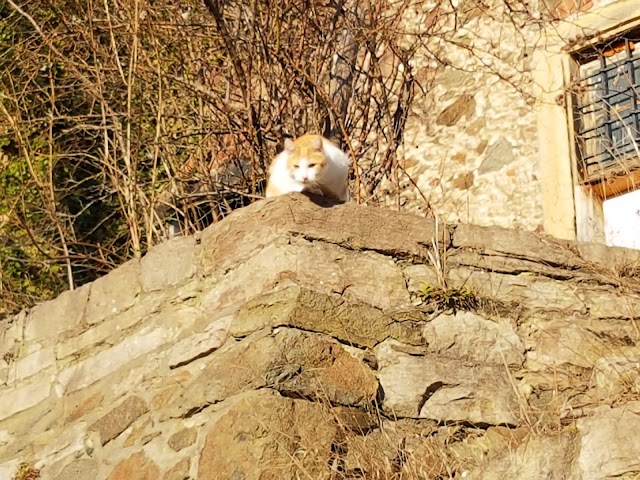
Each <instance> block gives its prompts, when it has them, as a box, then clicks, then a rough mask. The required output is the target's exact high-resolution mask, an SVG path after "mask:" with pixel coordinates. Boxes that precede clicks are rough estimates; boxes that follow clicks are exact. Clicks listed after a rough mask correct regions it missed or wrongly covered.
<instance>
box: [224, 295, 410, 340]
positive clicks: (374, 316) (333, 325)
mask: <svg viewBox="0 0 640 480" xmlns="http://www.w3.org/2000/svg"><path fill="white" fill-rule="evenodd" d="M279 325H287V326H291V327H296V328H301V329H303V330H309V331H314V332H320V333H326V334H330V335H332V336H334V337H335V338H338V339H340V340H342V341H344V342H345V343H349V344H352V345H356V346H365V347H373V346H374V345H376V344H377V343H379V342H381V341H383V340H384V339H385V338H387V337H389V336H391V337H392V338H396V339H397V340H400V341H404V342H407V343H418V344H421V343H422V339H421V338H420V331H419V329H418V328H417V327H415V325H411V324H409V323H404V322H394V320H393V318H392V317H391V316H389V315H386V314H384V313H383V312H381V311H380V310H379V309H377V308H374V307H371V306H369V305H366V304H362V303H355V302H349V301H347V300H345V299H344V298H341V297H338V296H332V295H325V294H323V293H318V292H315V291H313V290H309V289H306V288H301V287H289V288H284V289H282V290H278V291H276V292H273V293H270V294H265V295H262V296H259V297H256V298H255V299H253V300H252V301H250V302H247V303H246V304H245V305H243V306H242V308H240V310H239V311H238V312H237V313H236V315H235V316H234V318H233V320H232V321H231V324H230V326H229V333H230V334H231V335H233V336H237V337H241V336H244V335H247V334H248V333H250V332H254V331H256V330H260V329H261V328H264V327H275V326H279Z"/></svg>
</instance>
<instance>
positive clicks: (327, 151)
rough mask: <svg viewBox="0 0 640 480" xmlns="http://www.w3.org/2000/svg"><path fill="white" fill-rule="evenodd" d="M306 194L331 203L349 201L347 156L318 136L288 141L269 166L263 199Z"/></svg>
mask: <svg viewBox="0 0 640 480" xmlns="http://www.w3.org/2000/svg"><path fill="white" fill-rule="evenodd" d="M290 192H308V193H311V194H314V195H322V196H324V197H327V198H330V199H332V200H337V201H340V202H347V201H348V200H349V157H348V156H347V154H346V153H344V152H343V151H342V150H340V149H339V148H338V147H337V146H336V145H335V144H333V143H332V142H331V141H330V140H328V139H326V138H324V137H323V136H321V135H314V134H306V135H303V136H301V137H298V138H297V139H295V140H291V139H289V138H287V139H286V140H285V142H284V150H283V151H282V152H280V153H279V154H278V155H277V156H276V158H274V160H273V162H272V163H271V165H270V166H269V180H268V181H267V191H266V197H267V198H271V197H276V196H278V195H284V194H286V193H290Z"/></svg>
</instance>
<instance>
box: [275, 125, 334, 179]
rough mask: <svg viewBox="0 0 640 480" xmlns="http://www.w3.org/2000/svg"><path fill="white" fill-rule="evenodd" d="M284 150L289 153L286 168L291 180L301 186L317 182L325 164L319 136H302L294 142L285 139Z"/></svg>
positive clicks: (325, 160)
mask: <svg viewBox="0 0 640 480" xmlns="http://www.w3.org/2000/svg"><path fill="white" fill-rule="evenodd" d="M285 150H286V151H287V152H288V153H289V156H288V158H287V167H288V170H289V175H291V178H293V179H294V180H296V181H297V182H300V183H302V184H307V183H314V182H316V181H317V180H318V178H319V176H320V174H321V172H322V170H323V169H324V167H325V165H326V163H327V159H326V158H325V156H324V153H323V149H322V138H321V137H320V136H316V135H314V136H312V135H309V136H303V137H300V138H298V139H297V140H296V141H295V142H293V141H291V140H289V139H287V140H286V141H285Z"/></svg>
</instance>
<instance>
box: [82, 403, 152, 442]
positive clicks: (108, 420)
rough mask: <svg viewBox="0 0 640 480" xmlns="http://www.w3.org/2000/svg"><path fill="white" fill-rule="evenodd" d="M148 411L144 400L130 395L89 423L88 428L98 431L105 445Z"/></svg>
mask: <svg viewBox="0 0 640 480" xmlns="http://www.w3.org/2000/svg"><path fill="white" fill-rule="evenodd" d="M148 411H149V407H148V406H147V404H146V402H145V401H144V400H142V399H141V398H140V397H136V396H132V397H129V398H127V399H126V400H125V401H124V402H122V403H121V404H120V405H118V406H117V407H116V408H114V409H113V410H111V411H110V412H109V413H107V414H106V415H105V416H104V417H102V418H101V419H100V420H98V421H97V422H95V423H94V424H93V425H91V426H90V427H89V430H93V431H96V432H98V433H99V434H100V442H101V444H102V445H105V444H107V443H108V442H110V441H111V440H113V439H114V438H116V437H117V436H118V435H120V434H121V433H122V432H124V431H125V430H126V429H127V428H129V426H130V425H131V424H132V423H133V422H135V421H136V420H137V419H138V418H139V417H141V416H142V415H144V414H145V413H147V412H148Z"/></svg>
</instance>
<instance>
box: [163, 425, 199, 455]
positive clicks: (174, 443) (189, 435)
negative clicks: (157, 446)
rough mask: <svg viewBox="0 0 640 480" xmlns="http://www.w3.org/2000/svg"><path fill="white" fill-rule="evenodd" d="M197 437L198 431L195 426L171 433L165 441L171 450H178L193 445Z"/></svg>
mask: <svg viewBox="0 0 640 480" xmlns="http://www.w3.org/2000/svg"><path fill="white" fill-rule="evenodd" d="M197 437H198V431H197V430H196V429H195V428H183V429H182V430H180V431H179V432H176V433H174V434H173V435H171V436H170V437H169V440H168V441H167V443H168V444H169V446H170V447H171V448H172V449H173V450H175V451H176V452H179V451H180V450H182V449H184V448H187V447H188V446H190V445H193V443H194V442H195V441H196V438H197Z"/></svg>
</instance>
